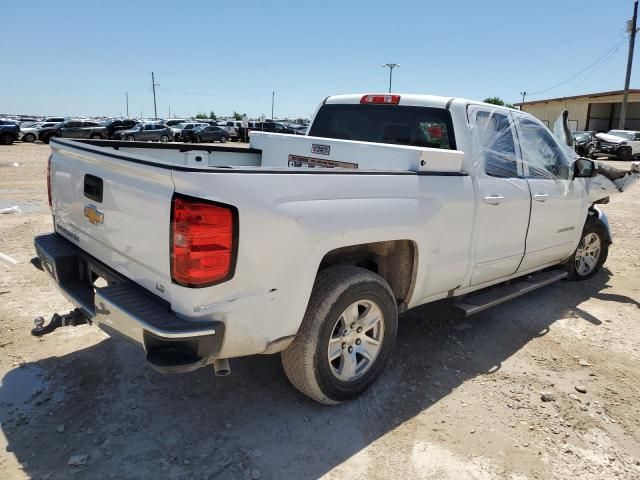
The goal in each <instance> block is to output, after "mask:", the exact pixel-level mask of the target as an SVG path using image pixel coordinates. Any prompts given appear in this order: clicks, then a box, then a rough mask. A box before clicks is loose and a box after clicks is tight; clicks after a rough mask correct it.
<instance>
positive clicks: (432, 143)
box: [309, 104, 456, 150]
mask: <svg viewBox="0 0 640 480" xmlns="http://www.w3.org/2000/svg"><path fill="white" fill-rule="evenodd" d="M309 135H310V136H312V137H324V138H335V139H340V140H356V141H361V142H373V143H390V144H395V145H410V146H414V147H429V148H442V149H448V150H455V149H456V145H455V138H454V134H453V123H452V121H451V114H450V113H449V111H448V110H446V109H443V108H432V107H416V106H408V105H362V104H326V105H323V106H322V107H320V110H318V113H317V115H316V117H315V120H314V122H313V124H312V125H311V129H310V130H309Z"/></svg>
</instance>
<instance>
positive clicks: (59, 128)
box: [38, 120, 107, 143]
mask: <svg viewBox="0 0 640 480" xmlns="http://www.w3.org/2000/svg"><path fill="white" fill-rule="evenodd" d="M52 137H62V138H92V139H94V140H96V139H102V138H107V129H106V127H103V126H102V125H100V124H99V123H97V122H90V121H87V120H68V121H66V122H62V123H58V124H56V125H54V126H53V127H48V128H41V129H40V130H39V131H38V139H39V140H42V141H43V142H44V143H49V140H51V138H52Z"/></svg>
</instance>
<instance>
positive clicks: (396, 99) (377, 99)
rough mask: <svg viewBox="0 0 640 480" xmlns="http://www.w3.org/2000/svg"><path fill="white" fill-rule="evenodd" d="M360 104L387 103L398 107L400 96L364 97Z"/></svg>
mask: <svg viewBox="0 0 640 480" xmlns="http://www.w3.org/2000/svg"><path fill="white" fill-rule="evenodd" d="M360 103H381V104H385V103H386V104H389V105H397V104H398V103H400V95H364V96H363V97H362V98H361V99H360Z"/></svg>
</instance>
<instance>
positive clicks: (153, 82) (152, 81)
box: [151, 72, 160, 120]
mask: <svg viewBox="0 0 640 480" xmlns="http://www.w3.org/2000/svg"><path fill="white" fill-rule="evenodd" d="M159 86H160V84H159V83H156V78H155V77H154V75H153V72H151V88H153V119H154V120H157V119H158V109H157V108H156V87H159Z"/></svg>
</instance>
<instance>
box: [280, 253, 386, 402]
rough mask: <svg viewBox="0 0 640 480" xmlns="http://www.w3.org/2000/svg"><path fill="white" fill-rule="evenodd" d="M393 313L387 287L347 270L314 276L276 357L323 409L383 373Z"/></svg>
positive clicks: (361, 272)
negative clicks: (295, 327) (300, 315)
mask: <svg viewBox="0 0 640 480" xmlns="http://www.w3.org/2000/svg"><path fill="white" fill-rule="evenodd" d="M397 329H398V310H397V306H396V301H395V297H394V295H393V292H392V291H391V288H390V287H389V285H388V284H387V282H386V281H385V280H384V279H383V278H382V277H380V276H379V275H376V274H375V273H373V272H370V271H368V270H364V269H362V268H358V267H353V266H338V267H332V268H328V269H326V270H323V271H321V272H319V273H318V277H317V278H316V282H315V285H314V287H313V291H312V293H311V298H310V300H309V304H308V306H307V311H306V313H305V316H304V319H303V321H302V324H301V326H300V330H299V331H298V333H297V335H296V337H295V339H294V340H293V342H292V343H291V345H290V346H289V347H288V348H287V349H286V350H285V351H283V352H282V364H283V367H284V371H285V373H286V375H287V377H288V378H289V381H290V382H291V383H292V384H293V386H294V387H296V388H297V389H298V390H300V391H301V392H302V393H304V394H305V395H307V396H308V397H310V398H312V399H313V400H315V401H317V402H320V403H324V404H326V405H335V404H337V403H340V402H343V401H346V400H350V399H352V398H355V397H357V396H358V395H360V394H361V393H363V392H364V391H365V390H367V389H368V388H369V387H370V386H371V385H372V384H373V382H374V381H375V380H376V378H378V376H379V375H380V373H382V370H383V369H384V367H385V365H386V364H387V361H388V360H389V357H390V355H391V351H392V349H393V345H394V343H395V339H396V332H397Z"/></svg>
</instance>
